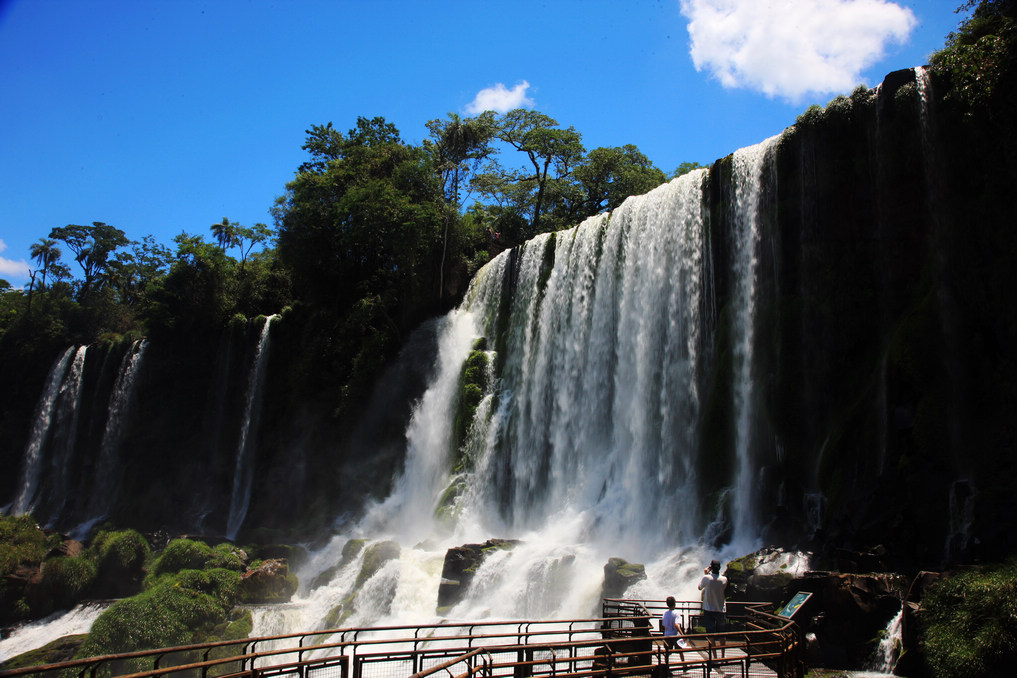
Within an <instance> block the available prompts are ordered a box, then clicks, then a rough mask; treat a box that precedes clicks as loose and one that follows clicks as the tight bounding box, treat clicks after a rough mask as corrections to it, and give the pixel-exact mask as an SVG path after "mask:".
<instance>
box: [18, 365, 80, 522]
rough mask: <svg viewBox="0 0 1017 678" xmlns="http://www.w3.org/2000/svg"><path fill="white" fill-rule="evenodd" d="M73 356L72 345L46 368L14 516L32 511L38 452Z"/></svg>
mask: <svg viewBox="0 0 1017 678" xmlns="http://www.w3.org/2000/svg"><path fill="white" fill-rule="evenodd" d="M74 353H75V349H74V347H73V346H71V347H70V348H68V349H67V350H66V351H64V352H63V353H62V354H61V355H60V357H59V358H57V360H56V362H54V363H53V367H51V368H50V371H49V376H48V377H46V385H45V387H43V390H42V396H41V397H40V398H39V405H38V407H37V408H36V411H35V418H34V420H33V422H32V432H31V434H30V435H29V438H28V445H27V446H26V447H25V462H24V467H23V468H22V470H21V483H20V484H19V489H18V494H17V497H16V498H15V500H14V503H13V504H12V506H11V512H12V513H13V514H14V515H23V514H25V513H28V512H30V511H31V510H32V507H33V504H34V502H35V493H36V489H37V487H38V484H39V474H40V472H41V471H42V450H43V446H44V444H45V443H46V437H47V436H48V435H49V432H50V424H51V423H52V420H53V408H54V407H55V405H56V400H57V396H58V395H59V393H60V384H62V383H63V379H64V373H65V372H66V371H67V365H68V363H70V361H71V356H73V355H74Z"/></svg>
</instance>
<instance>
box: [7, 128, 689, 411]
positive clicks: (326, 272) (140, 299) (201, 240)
mask: <svg viewBox="0 0 1017 678" xmlns="http://www.w3.org/2000/svg"><path fill="white" fill-rule="evenodd" d="M425 127H426V129H427V132H428V137H427V138H426V139H425V140H424V141H423V143H421V144H419V145H413V144H410V143H407V142H406V141H404V140H403V138H402V135H401V133H400V131H399V130H398V129H397V128H396V127H395V126H394V125H393V124H392V123H390V122H388V121H386V120H385V119H384V118H382V117H374V118H367V117H359V118H358V119H357V120H356V121H355V124H354V126H353V127H352V128H350V129H349V130H347V131H346V132H343V131H340V129H338V128H337V127H336V126H335V125H334V124H333V122H331V121H330V122H327V123H324V124H318V125H312V126H311V127H310V128H309V129H307V130H306V131H305V135H306V136H305V141H304V144H303V146H302V149H303V150H304V151H306V152H307V158H306V160H305V161H304V162H303V163H301V165H300V166H299V167H298V168H296V173H295V176H294V179H293V180H292V181H291V182H289V183H288V184H287V185H286V186H285V192H284V193H283V195H281V196H280V197H278V198H277V199H276V200H275V203H274V205H273V206H272V208H271V209H270V210H269V211H270V214H271V216H272V222H273V223H272V224H271V225H269V224H264V223H256V224H247V225H245V224H240V223H237V222H235V221H232V220H231V219H230V218H229V217H228V216H225V217H222V218H221V219H216V218H215V217H213V218H210V219H209V221H210V222H211V223H210V224H209V225H207V226H198V227H197V229H196V230H195V231H194V232H192V231H190V230H184V231H182V232H181V233H180V234H179V235H178V236H176V237H175V238H174V239H173V242H172V243H171V244H164V243H158V242H155V240H154V239H153V238H152V237H151V236H145V237H142V238H141V239H139V240H132V239H131V238H129V237H128V235H127V232H126V231H125V230H123V229H122V228H121V227H120V226H122V225H113V224H108V223H105V222H101V221H94V222H92V223H91V224H67V225H54V226H53V228H52V229H51V230H50V231H49V233H46V234H44V235H43V234H40V235H43V237H40V238H39V240H38V241H37V242H36V243H34V244H33V245H32V246H31V248H30V249H31V251H30V252H29V254H30V256H31V261H32V262H33V264H34V266H33V268H31V269H30V272H29V283H28V284H27V285H26V286H25V288H24V289H18V288H14V287H12V286H11V285H10V284H9V283H7V282H6V281H0V346H2V348H3V350H4V353H5V354H6V355H10V356H12V357H13V356H19V355H21V356H26V357H27V356H28V355H29V354H32V353H35V352H41V353H45V352H47V351H48V352H52V351H53V350H56V349H57V347H60V346H64V347H65V346H67V345H70V344H88V343H93V342H96V341H103V340H107V341H109V340H117V339H120V338H136V337H140V336H159V335H165V334H171V335H172V334H179V335H181V336H185V335H186V336H190V335H194V334H202V333H207V332H215V331H219V330H221V328H223V327H225V326H226V325H227V324H228V323H229V322H230V321H231V319H235V318H238V317H243V318H253V317H256V316H259V315H268V314H273V313H278V312H280V311H281V310H282V309H284V308H291V309H294V310H295V311H296V313H297V314H298V316H299V317H300V318H302V322H304V323H306V324H307V326H308V327H309V328H313V329H314V332H313V333H312V334H313V336H314V337H315V338H312V339H309V342H310V344H309V345H308V346H305V349H306V350H308V351H309V352H310V354H311V355H322V354H328V355H329V356H330V360H329V361H328V362H329V364H330V365H331V368H330V369H329V370H326V372H327V373H328V374H327V376H328V377H329V380H330V381H332V382H333V383H337V384H339V385H340V386H339V393H340V394H343V395H341V396H339V398H338V399H337V404H338V405H340V406H341V401H342V400H344V399H345V398H346V397H348V395H350V394H351V393H353V392H355V391H356V388H357V387H356V385H357V384H364V383H367V382H368V381H369V380H370V378H371V376H372V375H373V374H374V372H375V371H376V369H378V368H379V366H380V365H381V364H383V362H384V360H385V359H386V358H387V357H388V356H390V355H391V354H392V352H393V351H395V350H397V348H398V346H399V344H400V342H401V341H402V340H403V339H404V338H405V335H406V334H407V333H408V332H409V331H410V330H412V329H413V328H414V327H415V326H416V325H418V324H419V323H420V322H421V321H422V320H423V319H425V318H426V317H428V316H430V315H433V314H436V313H440V312H443V311H445V310H447V309H448V308H449V307H451V306H452V305H454V304H455V303H457V302H458V300H459V299H460V298H461V296H462V294H463V293H464V292H465V289H466V286H467V284H468V283H469V280H470V278H471V277H472V275H473V274H474V273H475V272H476V271H477V269H479V268H480V267H481V266H482V265H483V264H484V263H486V262H487V261H488V260H490V259H491V258H492V257H493V256H494V255H495V254H497V253H498V252H500V251H501V250H503V249H506V248H509V247H512V246H514V245H517V244H519V243H521V242H523V241H525V240H527V239H529V238H531V237H533V236H534V235H536V234H537V233H540V232H547V231H553V230H558V229H562V228H568V227H571V226H574V225H575V224H577V223H578V222H579V221H581V220H582V219H584V218H585V217H588V216H591V215H594V214H597V213H599V212H602V211H605V210H613V209H615V208H617V207H618V205H620V204H621V202H622V201H623V200H624V199H625V198H626V197H628V196H630V195H635V194H639V193H645V192H646V191H648V190H650V189H652V188H653V187H655V186H657V185H659V184H661V183H663V182H664V181H666V180H667V175H665V173H664V172H663V171H662V170H660V169H659V168H657V167H656V166H654V165H653V163H652V162H651V161H650V160H649V159H648V158H647V157H646V156H645V155H644V154H643V153H641V152H640V151H639V149H638V148H636V147H635V146H634V145H631V144H626V145H622V146H617V147H600V148H594V149H592V150H589V151H587V149H586V148H585V147H584V146H583V143H582V135H581V134H580V133H579V132H578V131H577V130H576V129H575V128H573V127H567V128H566V127H562V126H561V125H560V124H559V123H558V121H557V120H555V119H553V118H551V117H550V116H548V115H546V114H544V113H540V112H538V111H534V110H527V109H518V110H513V111H509V112H508V113H505V114H504V115H497V114H495V113H494V112H492V111H487V112H485V113H481V114H479V115H477V116H475V117H462V116H460V115H458V114H455V113H449V114H448V115H447V116H446V117H444V118H436V119H433V120H430V121H428V122H427V123H426V125H425ZM698 166H699V165H698V164H697V163H683V165H682V167H680V168H678V169H676V170H675V172H674V173H673V174H672V176H676V175H677V174H679V173H682V172H684V171H688V170H689V169H692V168H694V167H698ZM337 355H339V356H342V358H338V359H337V358H336V357H335V356H337ZM351 388H352V391H351Z"/></svg>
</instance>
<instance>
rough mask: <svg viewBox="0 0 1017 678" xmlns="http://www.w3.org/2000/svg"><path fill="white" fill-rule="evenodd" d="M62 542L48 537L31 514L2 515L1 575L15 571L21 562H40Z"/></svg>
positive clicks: (0, 521)
mask: <svg viewBox="0 0 1017 678" xmlns="http://www.w3.org/2000/svg"><path fill="white" fill-rule="evenodd" d="M59 543H60V538H59V537H58V536H54V537H47V536H46V535H45V533H43V531H42V530H40V529H39V526H38V525H36V524H35V520H34V519H33V518H32V516H30V515H23V516H0V577H5V576H6V575H8V574H11V573H12V572H14V570H15V569H17V567H18V565H20V564H21V563H39V562H42V559H43V558H45V557H46V553H48V552H49V550H50V549H51V548H53V547H55V546H57V545H59Z"/></svg>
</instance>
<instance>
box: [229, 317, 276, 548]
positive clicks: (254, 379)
mask: <svg viewBox="0 0 1017 678" xmlns="http://www.w3.org/2000/svg"><path fill="white" fill-rule="evenodd" d="M275 318H276V316H275V315H270V316H268V317H267V318H265V325H264V327H262V329H261V338H260V339H259V340H258V348H257V350H256V351H255V354H254V362H253V364H252V366H251V375H250V379H249V380H248V385H247V404H246V405H245V407H244V418H243V423H242V424H241V426H240V442H239V444H238V445H237V464H236V467H235V468H234V470H233V492H232V493H231V495H230V513H229V519H228V520H227V522H226V538H227V539H229V540H231V541H232V540H234V539H236V537H237V532H239V531H240V526H241V525H243V523H244V518H246V517H247V508H248V506H250V503H251V485H252V483H253V480H254V468H253V467H252V464H251V462H250V459H249V457H250V455H251V450H250V448H251V447H252V445H251V442H250V439H251V430H252V429H257V425H258V418H259V416H260V414H261V391H262V384H263V382H264V381H265V363H266V362H268V359H267V356H268V338H269V330H270V329H271V327H272V321H273V320H274V319H275Z"/></svg>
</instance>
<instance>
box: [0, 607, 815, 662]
mask: <svg viewBox="0 0 1017 678" xmlns="http://www.w3.org/2000/svg"><path fill="white" fill-rule="evenodd" d="M678 608H679V618H680V620H681V622H682V627H683V628H684V629H685V630H686V631H689V630H691V629H694V628H695V626H696V621H697V620H698V616H699V603H698V602H696V603H690V602H681V603H679V604H678ZM663 609H665V608H664V605H663V603H662V602H660V601H633V600H604V603H603V611H602V614H603V616H602V617H601V618H599V619H589V618H587V619H571V620H551V621H519V620H515V621H501V622H477V623H470V622H461V623H460V622H448V623H442V624H431V625H424V626H388V627H372V628H347V629H332V630H326V631H315V632H310V633H295V634H285V635H276V636H263V637H258V638H251V639H246V640H243V641H223V642H218V643H204V644H199V645H188V646H182V647H173V648H161V649H158V650H150V651H144V652H131V653H125V654H118V655H110V656H102V657H90V658H88V659H82V660H75V661H70V662H62V663H59V664H50V665H45V666H35V667H29V668H25V669H14V670H8V671H0V678H15V677H18V678H20V677H23V676H41V677H44V678H74V677H77V678H110V677H112V676H128V677H130V678H149V677H153V678H154V677H157V676H170V675H172V676H173V678H260V677H264V678H276V677H280V678H284V677H292V678H406V677H407V676H410V677H412V678H428V677H430V676H436V677H440V678H472V676H480V677H482V678H530V677H533V678H542V677H544V676H548V677H552V676H553V677H554V678H580V677H587V676H590V677H592V676H608V677H613V676H626V675H650V674H651V673H653V672H654V671H655V670H657V671H659V670H660V669H664V668H665V667H666V668H667V669H669V670H671V671H685V672H687V673H690V674H691V673H692V672H699V671H702V674H701V675H703V676H704V678H707V677H708V676H709V675H710V672H711V671H713V670H717V669H721V668H723V669H724V670H725V671H728V672H730V671H734V670H737V671H738V672H739V673H740V675H741V676H743V678H748V676H750V675H764V674H765V675H767V676H772V675H777V676H781V677H786V678H802V677H803V676H804V675H805V668H806V667H805V662H804V645H803V642H802V638H801V632H800V630H799V629H798V627H797V626H796V625H795V624H794V623H792V622H791V621H790V620H787V619H783V618H781V617H775V616H774V615H772V614H769V613H767V612H766V611H765V609H764V608H763V606H762V605H754V604H744V605H738V604H735V603H729V611H728V617H729V619H730V629H729V630H728V631H727V632H725V633H720V634H696V633H686V634H685V635H684V640H685V642H686V647H682V648H674V649H670V650H669V649H668V648H667V647H666V646H665V645H664V644H663V642H662V639H661V636H660V635H658V634H656V633H655V625H656V620H657V619H659V612H658V610H659V611H663Z"/></svg>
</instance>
